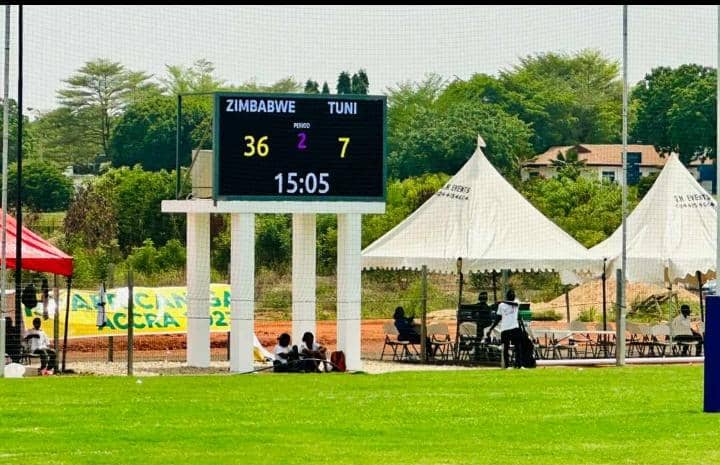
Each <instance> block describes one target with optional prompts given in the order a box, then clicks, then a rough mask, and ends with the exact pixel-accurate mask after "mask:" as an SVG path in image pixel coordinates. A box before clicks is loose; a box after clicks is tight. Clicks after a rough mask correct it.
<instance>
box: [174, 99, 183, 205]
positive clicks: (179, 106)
mask: <svg viewBox="0 0 720 465" xmlns="http://www.w3.org/2000/svg"><path fill="white" fill-rule="evenodd" d="M181 140H182V95H180V94H178V96H177V121H176V122H175V200H177V199H179V198H180V148H181V145H182V143H181Z"/></svg>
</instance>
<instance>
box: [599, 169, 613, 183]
mask: <svg viewBox="0 0 720 465" xmlns="http://www.w3.org/2000/svg"><path fill="white" fill-rule="evenodd" d="M602 179H603V181H610V182H615V171H603V172H602Z"/></svg>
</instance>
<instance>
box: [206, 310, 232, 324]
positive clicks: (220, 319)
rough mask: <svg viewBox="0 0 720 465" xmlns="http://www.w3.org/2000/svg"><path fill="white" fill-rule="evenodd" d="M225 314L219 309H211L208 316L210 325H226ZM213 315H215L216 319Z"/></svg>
mask: <svg viewBox="0 0 720 465" xmlns="http://www.w3.org/2000/svg"><path fill="white" fill-rule="evenodd" d="M226 316H227V315H226V314H225V312H223V311H221V310H213V312H212V313H211V317H210V326H213V325H214V326H227V325H228V324H227V321H225V317H226ZM213 317H217V319H215V318H213Z"/></svg>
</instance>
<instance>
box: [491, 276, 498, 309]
mask: <svg viewBox="0 0 720 465" xmlns="http://www.w3.org/2000/svg"><path fill="white" fill-rule="evenodd" d="M492 286H493V303H495V302H497V273H495V270H493V272H492Z"/></svg>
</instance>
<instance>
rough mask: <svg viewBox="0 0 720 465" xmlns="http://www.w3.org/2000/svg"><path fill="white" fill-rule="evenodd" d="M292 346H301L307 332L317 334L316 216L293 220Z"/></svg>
mask: <svg viewBox="0 0 720 465" xmlns="http://www.w3.org/2000/svg"><path fill="white" fill-rule="evenodd" d="M292 231H293V234H292V343H293V344H297V345H299V344H300V340H301V339H302V335H303V333H304V332H305V331H310V332H312V333H313V334H314V335H315V340H317V332H316V328H315V320H316V316H315V306H316V303H317V298H316V296H315V282H316V274H317V271H316V270H317V268H316V263H317V260H316V244H317V233H316V227H315V214H314V213H294V214H293V217H292Z"/></svg>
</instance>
